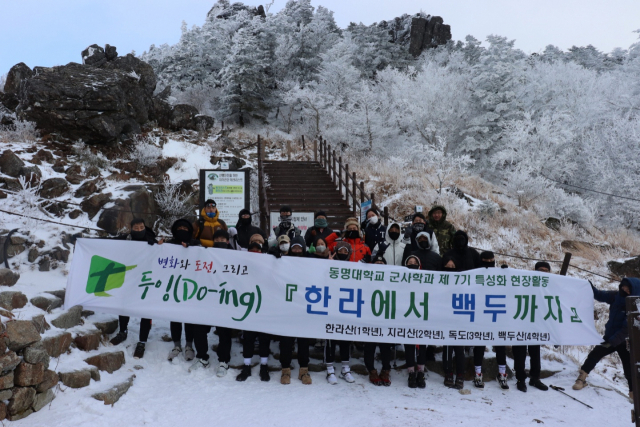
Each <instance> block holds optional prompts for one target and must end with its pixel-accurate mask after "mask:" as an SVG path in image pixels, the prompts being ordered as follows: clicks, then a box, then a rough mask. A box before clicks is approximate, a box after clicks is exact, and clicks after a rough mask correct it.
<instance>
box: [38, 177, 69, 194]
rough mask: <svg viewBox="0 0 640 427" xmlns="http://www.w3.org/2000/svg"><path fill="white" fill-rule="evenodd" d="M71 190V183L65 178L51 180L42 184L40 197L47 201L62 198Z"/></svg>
mask: <svg viewBox="0 0 640 427" xmlns="http://www.w3.org/2000/svg"><path fill="white" fill-rule="evenodd" d="M68 190H69V183H68V182H67V181H66V180H65V179H64V178H49V179H47V180H45V181H43V182H42V189H41V190H40V195H41V196H42V197H44V198H45V199H53V198H55V197H60V196H62V195H63V194H64V193H66V192H67V191H68Z"/></svg>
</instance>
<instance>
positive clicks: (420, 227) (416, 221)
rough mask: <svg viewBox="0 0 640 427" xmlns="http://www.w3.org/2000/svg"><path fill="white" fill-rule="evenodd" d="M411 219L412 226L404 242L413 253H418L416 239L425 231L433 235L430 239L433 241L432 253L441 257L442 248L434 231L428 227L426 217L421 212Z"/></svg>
mask: <svg viewBox="0 0 640 427" xmlns="http://www.w3.org/2000/svg"><path fill="white" fill-rule="evenodd" d="M411 218H412V219H411V225H410V226H409V227H407V228H406V230H405V231H404V236H403V238H402V242H403V243H404V244H405V245H407V246H411V250H412V251H417V250H418V249H419V247H418V242H417V241H416V237H417V236H418V233H421V232H423V231H424V232H426V233H429V234H430V235H431V237H430V239H429V240H430V241H431V251H432V252H435V253H436V254H438V255H440V246H439V245H438V239H436V237H435V234H434V232H433V230H431V229H430V228H429V226H428V225H427V219H426V218H425V216H424V215H423V214H422V213H421V212H416V213H414V214H413V216H412V217H411ZM405 261H406V260H405ZM403 264H404V262H403Z"/></svg>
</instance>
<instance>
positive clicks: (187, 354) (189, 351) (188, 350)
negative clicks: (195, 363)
mask: <svg viewBox="0 0 640 427" xmlns="http://www.w3.org/2000/svg"><path fill="white" fill-rule="evenodd" d="M195 357H196V352H195V351H193V347H191V346H186V347H185V348H184V360H186V361H187V362H189V361H190V360H193V359H195Z"/></svg>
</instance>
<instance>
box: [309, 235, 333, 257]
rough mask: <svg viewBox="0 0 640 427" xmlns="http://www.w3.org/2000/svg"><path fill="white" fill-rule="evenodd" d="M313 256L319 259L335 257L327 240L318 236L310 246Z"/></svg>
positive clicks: (310, 252)
mask: <svg viewBox="0 0 640 427" xmlns="http://www.w3.org/2000/svg"><path fill="white" fill-rule="evenodd" d="M309 254H311V258H317V259H333V255H332V254H331V251H330V250H329V248H328V247H327V242H325V241H324V239H323V238H321V237H316V238H315V239H314V241H313V242H312V243H311V247H310V248H309Z"/></svg>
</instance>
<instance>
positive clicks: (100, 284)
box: [87, 255, 137, 297]
mask: <svg viewBox="0 0 640 427" xmlns="http://www.w3.org/2000/svg"><path fill="white" fill-rule="evenodd" d="M136 267H137V265H132V266H129V267H127V266H126V265H124V264H120V263H119V262H116V261H112V260H110V259H107V258H102V257H101V256H98V255H94V256H92V257H91V267H89V278H88V279H87V293H88V294H95V296H97V297H110V296H111V295H109V294H108V293H107V291H110V290H111V289H117V288H120V287H122V285H124V275H125V272H127V271H129V270H133V269H134V268H136Z"/></svg>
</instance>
